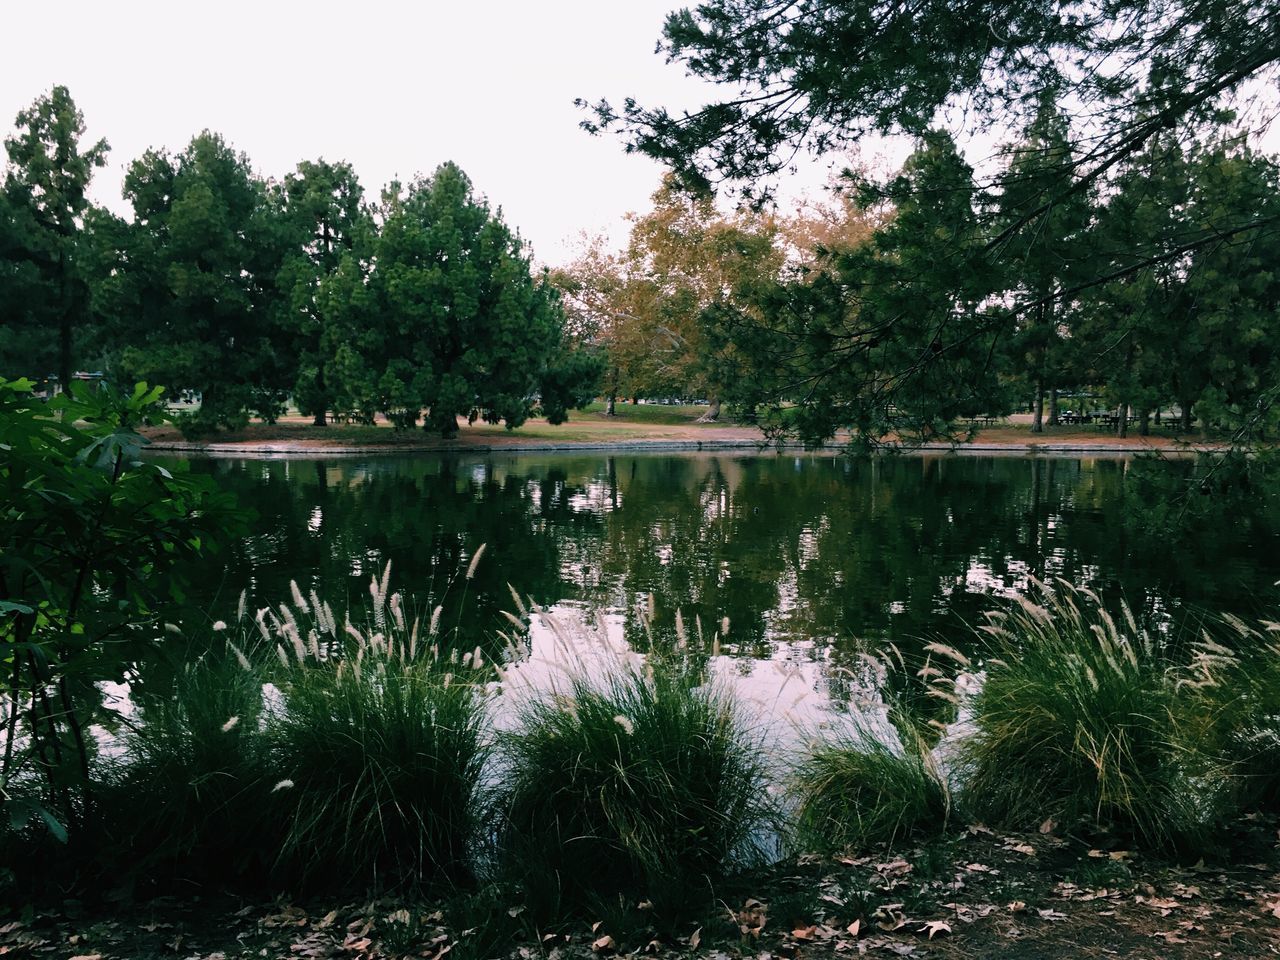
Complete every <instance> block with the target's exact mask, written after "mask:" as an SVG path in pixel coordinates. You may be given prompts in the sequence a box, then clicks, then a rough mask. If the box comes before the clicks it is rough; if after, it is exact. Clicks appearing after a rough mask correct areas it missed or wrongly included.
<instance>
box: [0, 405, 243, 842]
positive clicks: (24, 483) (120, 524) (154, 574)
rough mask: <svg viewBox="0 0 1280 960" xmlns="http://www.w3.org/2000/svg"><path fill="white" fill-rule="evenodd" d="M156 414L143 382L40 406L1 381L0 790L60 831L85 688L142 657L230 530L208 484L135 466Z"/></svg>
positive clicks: (79, 791)
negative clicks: (23, 798) (27, 796)
mask: <svg viewBox="0 0 1280 960" xmlns="http://www.w3.org/2000/svg"><path fill="white" fill-rule="evenodd" d="M159 408H160V390H159V388H153V389H149V388H148V387H147V386H146V385H145V384H139V385H138V386H137V387H136V388H135V389H134V390H133V391H132V392H131V393H125V394H118V393H116V392H114V391H113V390H111V389H110V388H107V387H102V388H98V389H94V388H91V387H89V386H87V385H84V384H75V385H73V389H72V391H71V392H70V393H66V394H62V395H60V396H58V397H55V398H54V399H52V400H50V401H48V402H47V403H45V402H42V401H41V400H40V399H38V398H37V397H36V396H35V395H34V394H33V393H32V391H31V383H30V382H29V381H0V437H2V438H3V440H2V441H0V517H2V518H3V522H0V671H2V672H0V678H2V679H0V684H3V687H2V689H3V690H4V693H5V695H6V698H5V703H6V707H5V711H6V714H7V716H6V718H5V732H4V746H3V760H2V764H3V765H2V766H0V783H3V784H4V789H5V791H6V793H7V794H11V793H12V790H13V788H14V787H15V785H21V787H22V788H23V790H24V791H37V793H36V797H37V799H38V802H39V803H40V804H41V805H42V806H41V807H40V809H41V810H43V811H45V813H47V814H48V817H45V816H44V814H41V816H42V817H43V818H44V819H46V820H48V819H50V818H52V819H54V820H57V821H58V822H59V823H60V824H62V825H63V826H67V825H69V824H71V823H73V822H76V821H78V819H79V815H80V813H81V812H82V808H83V799H84V796H83V793H84V791H85V790H86V789H87V787H88V777H89V762H90V755H91V751H92V745H91V744H90V743H89V742H88V741H87V736H86V733H85V726H86V724H87V722H88V721H89V720H90V718H91V717H92V715H93V711H94V710H95V709H96V707H97V704H98V699H99V697H98V693H97V690H96V689H94V686H93V685H94V684H95V683H96V682H98V681H104V680H116V681H118V680H122V679H124V676H123V674H124V670H125V668H126V665H127V664H128V663H130V662H131V661H133V660H135V659H139V658H142V657H145V656H147V655H148V654H149V652H150V651H149V647H150V644H151V642H152V641H151V638H153V637H154V636H155V635H156V634H157V633H159V632H160V627H159V622H158V618H159V610H160V609H161V605H162V604H164V603H166V602H172V601H175V600H176V601H181V600H182V598H183V596H184V592H183V591H184V587H185V585H186V582H185V576H186V574H184V572H183V571H184V569H190V567H189V565H187V564H188V562H189V561H190V560H191V558H192V557H194V556H195V555H197V554H199V553H201V552H202V551H205V550H208V549H211V548H213V547H215V546H216V543H217V540H218V539H219V538H221V537H224V536H227V537H233V536H235V535H236V533H237V531H238V529H239V526H238V521H239V518H238V516H237V515H236V513H235V512H234V510H233V509H232V507H231V505H230V503H229V501H228V499H227V498H226V497H224V496H221V495H219V494H217V493H216V492H215V490H214V486H213V484H212V483H211V482H210V481H209V480H208V479H207V478H203V477H194V476H191V475H188V474H186V473H173V472H170V471H168V470H165V469H163V468H161V467H159V466H156V465H154V464H149V463H146V462H144V461H141V460H139V459H138V458H137V453H138V449H139V447H140V445H141V444H142V443H144V442H145V441H143V439H142V438H141V437H140V436H139V435H138V434H137V433H136V432H135V428H136V427H137V426H138V425H140V424H141V423H144V422H147V421H150V420H152V419H158V418H161V417H162V416H163V414H162V413H161V411H160V409H159ZM10 799H12V797H10ZM32 802H36V801H35V800H33V801H32Z"/></svg>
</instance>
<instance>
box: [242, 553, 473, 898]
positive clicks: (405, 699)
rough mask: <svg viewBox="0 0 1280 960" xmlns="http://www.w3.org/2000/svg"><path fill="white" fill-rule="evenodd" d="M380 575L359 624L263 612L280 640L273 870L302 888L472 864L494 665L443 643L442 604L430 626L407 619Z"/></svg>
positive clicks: (400, 879) (425, 878)
mask: <svg viewBox="0 0 1280 960" xmlns="http://www.w3.org/2000/svg"><path fill="white" fill-rule="evenodd" d="M386 582H387V577H386V576H385V575H384V577H383V578H382V580H381V582H379V581H378V580H377V579H376V578H375V582H374V585H373V589H372V593H373V619H372V621H371V622H370V623H369V624H368V625H366V626H365V628H364V629H361V628H358V627H356V626H354V625H353V624H351V623H350V621H348V622H347V623H345V624H344V625H343V626H342V627H341V628H339V627H338V626H337V624H336V623H335V622H334V621H333V618H332V614H331V613H329V612H328V611H327V608H326V607H324V606H321V608H320V610H319V611H316V610H314V609H313V610H312V611H311V613H312V616H313V617H314V625H313V626H312V627H311V629H310V630H308V631H307V632H306V634H305V635H304V633H303V626H302V621H301V620H300V619H299V618H298V616H297V615H296V614H295V613H294V612H293V611H292V610H290V609H288V608H281V610H280V612H279V614H273V615H272V616H270V617H268V618H267V619H268V621H269V627H270V631H271V632H272V633H273V635H274V636H276V637H277V638H278V639H279V640H280V643H279V645H278V646H277V650H276V653H277V659H278V661H279V664H280V668H279V669H278V670H277V671H276V672H275V684H276V687H277V688H278V692H279V697H278V703H276V704H275V705H274V707H273V709H272V710H271V713H270V716H269V719H268V723H267V729H268V733H269V737H270V742H271V758H272V765H273V771H274V772H273V776H274V777H275V778H276V780H275V782H274V784H273V787H272V790H273V798H274V800H273V802H274V804H275V806H276V808H277V810H278V811H279V812H278V814H277V815H278V816H280V817H282V820H283V824H284V827H283V837H282V840H281V845H280V851H279V858H278V865H279V867H280V869H281V871H282V873H283V875H284V876H285V877H288V878H292V879H294V880H295V881H296V882H298V883H300V884H301V885H303V886H304V887H311V888H323V887H335V886H346V887H351V886H353V885H362V886H373V887H383V888H386V887H392V886H405V885H419V884H427V883H433V882H437V881H442V882H448V883H457V882H461V881H464V880H466V879H467V878H468V877H469V876H470V873H471V869H472V858H471V844H472V841H473V839H474V836H475V827H476V811H477V809H478V795H479V790H480V784H481V777H482V772H483V770H484V768H485V765H486V763H487V760H488V756H489V737H488V735H487V724H486V714H485V697H484V694H483V684H484V682H485V681H487V680H489V679H490V678H491V674H490V673H489V671H488V669H487V667H486V664H485V661H484V657H483V656H482V654H481V652H480V650H479V649H476V650H475V651H472V652H468V653H466V654H463V655H461V656H459V655H458V653H457V651H456V650H455V651H452V652H449V653H446V652H444V651H442V650H441V649H440V647H439V646H437V644H436V640H437V636H438V630H437V628H438V624H439V610H438V608H437V611H436V613H435V614H433V616H432V617H431V619H430V622H429V624H428V625H426V626H423V625H421V624H420V623H419V622H418V621H416V620H415V621H413V622H412V624H410V623H408V622H407V621H406V617H405V615H404V612H403V610H402V608H401V601H400V597H399V596H398V595H392V596H390V597H388V596H387V587H386ZM297 600H298V597H296V596H295V605H296V603H297ZM303 612H304V613H305V612H306V611H303Z"/></svg>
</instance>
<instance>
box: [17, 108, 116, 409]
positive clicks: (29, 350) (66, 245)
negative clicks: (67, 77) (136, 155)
mask: <svg viewBox="0 0 1280 960" xmlns="http://www.w3.org/2000/svg"><path fill="white" fill-rule="evenodd" d="M16 126H17V128H18V129H17V132H16V133H14V134H13V135H12V136H10V137H9V138H8V139H6V140H5V149H6V151H7V152H8V156H9V165H8V168H7V170H6V172H5V180H4V195H5V196H4V203H3V205H0V271H2V274H0V281H2V282H3V291H2V292H0V324H3V326H4V327H6V328H8V329H7V331H6V330H2V329H0V348H3V349H2V350H0V355H3V356H5V357H6V361H5V363H4V372H7V373H9V374H11V375H22V374H44V373H47V372H49V368H50V367H53V368H54V369H56V371H57V375H58V378H59V380H60V382H61V383H62V384H63V386H64V387H65V386H66V384H67V383H69V382H70V380H71V375H72V373H73V371H74V368H75V357H76V334H77V331H78V330H80V329H81V328H82V327H83V326H84V325H85V323H86V321H87V320H88V317H89V302H90V300H89V286H88V280H87V278H86V275H85V270H84V266H83V263H82V261H83V260H84V259H85V242H84V216H85V213H86V211H87V210H88V209H89V200H88V196H87V191H88V188H89V183H90V180H91V179H92V177H93V171H94V169H96V168H98V167H101V166H103V165H104V164H105V163H106V155H107V150H108V147H107V142H106V140H99V141H98V142H97V143H94V144H91V145H88V146H83V145H82V144H81V140H82V139H83V137H84V116H83V114H81V112H80V110H79V109H78V108H77V107H76V105H75V101H74V100H72V99H71V94H70V92H69V91H68V90H67V88H66V87H63V86H57V87H54V88H53V90H52V91H50V92H49V93H48V94H46V95H45V96H42V97H39V98H38V99H37V100H36V101H35V103H33V104H32V105H31V106H30V107H28V108H27V109H26V110H23V111H22V112H20V113H19V114H18V117H17V121H16Z"/></svg>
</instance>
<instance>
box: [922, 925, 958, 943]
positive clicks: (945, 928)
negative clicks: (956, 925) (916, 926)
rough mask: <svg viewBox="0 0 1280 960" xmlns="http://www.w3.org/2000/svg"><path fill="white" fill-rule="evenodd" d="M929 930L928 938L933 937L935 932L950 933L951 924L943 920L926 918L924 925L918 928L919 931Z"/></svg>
mask: <svg viewBox="0 0 1280 960" xmlns="http://www.w3.org/2000/svg"><path fill="white" fill-rule="evenodd" d="M926 930H927V931H929V939H930V940H932V939H933V935H934V934H935V933H950V932H951V925H950V924H949V923H947V921H945V920H927V921H925V925H924V926H923V927H921V928H920V932H921V933H924V932H925V931H926Z"/></svg>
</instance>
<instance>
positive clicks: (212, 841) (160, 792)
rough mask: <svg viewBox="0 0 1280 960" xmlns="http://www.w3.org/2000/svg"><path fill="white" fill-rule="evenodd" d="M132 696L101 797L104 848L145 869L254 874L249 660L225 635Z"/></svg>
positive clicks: (253, 698)
mask: <svg viewBox="0 0 1280 960" xmlns="http://www.w3.org/2000/svg"><path fill="white" fill-rule="evenodd" d="M133 700H134V710H133V711H132V713H131V714H129V715H127V716H125V717H123V718H122V721H121V722H122V725H123V727H124V733H123V734H122V735H121V738H120V741H119V745H118V746H119V749H118V751H117V752H116V755H115V756H114V757H113V758H112V759H110V760H109V761H108V770H107V771H106V776H105V783H104V786H103V793H102V798H101V805H102V811H101V812H102V814H103V816H102V822H103V824H104V830H105V831H106V833H107V834H108V836H109V838H110V841H111V844H110V845H111V847H113V848H117V849H120V850H126V851H128V853H129V857H128V860H127V862H128V863H129V864H130V865H131V868H133V869H136V870H137V871H138V872H139V873H140V874H143V875H147V876H149V877H152V878H161V877H170V878H174V877H181V878H185V879H196V878H199V879H219V880H229V879H233V878H237V877H242V876H245V875H260V874H261V870H262V869H263V868H264V867H266V866H268V865H269V864H270V862H271V843H272V838H271V835H270V834H271V830H272V824H271V822H270V818H269V817H268V816H267V813H268V811H267V808H266V806H265V803H266V800H267V797H268V793H269V790H270V785H269V782H268V781H269V776H270V774H269V770H268V766H267V758H266V751H265V739H264V737H263V734H262V730H261V721H262V712H263V680H262V675H261V673H260V671H259V670H258V669H257V667H256V665H255V664H252V663H251V662H250V660H249V658H248V657H246V656H245V655H244V654H243V653H242V652H241V651H240V650H239V649H238V648H236V647H234V646H233V645H231V644H227V645H225V646H222V647H221V648H220V649H216V650H213V651H210V652H208V653H206V654H204V655H203V656H201V657H200V658H198V659H196V660H194V661H193V662H191V663H189V664H185V665H183V666H182V667H181V668H180V669H179V670H178V671H177V673H176V675H175V676H174V677H173V678H172V682H171V683H158V684H156V685H154V686H150V687H143V688H142V689H141V690H138V691H135V693H134V696H133ZM229 838H234V842H228V840H229ZM118 862H119V861H118V860H117V861H116V864H117V866H118Z"/></svg>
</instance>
